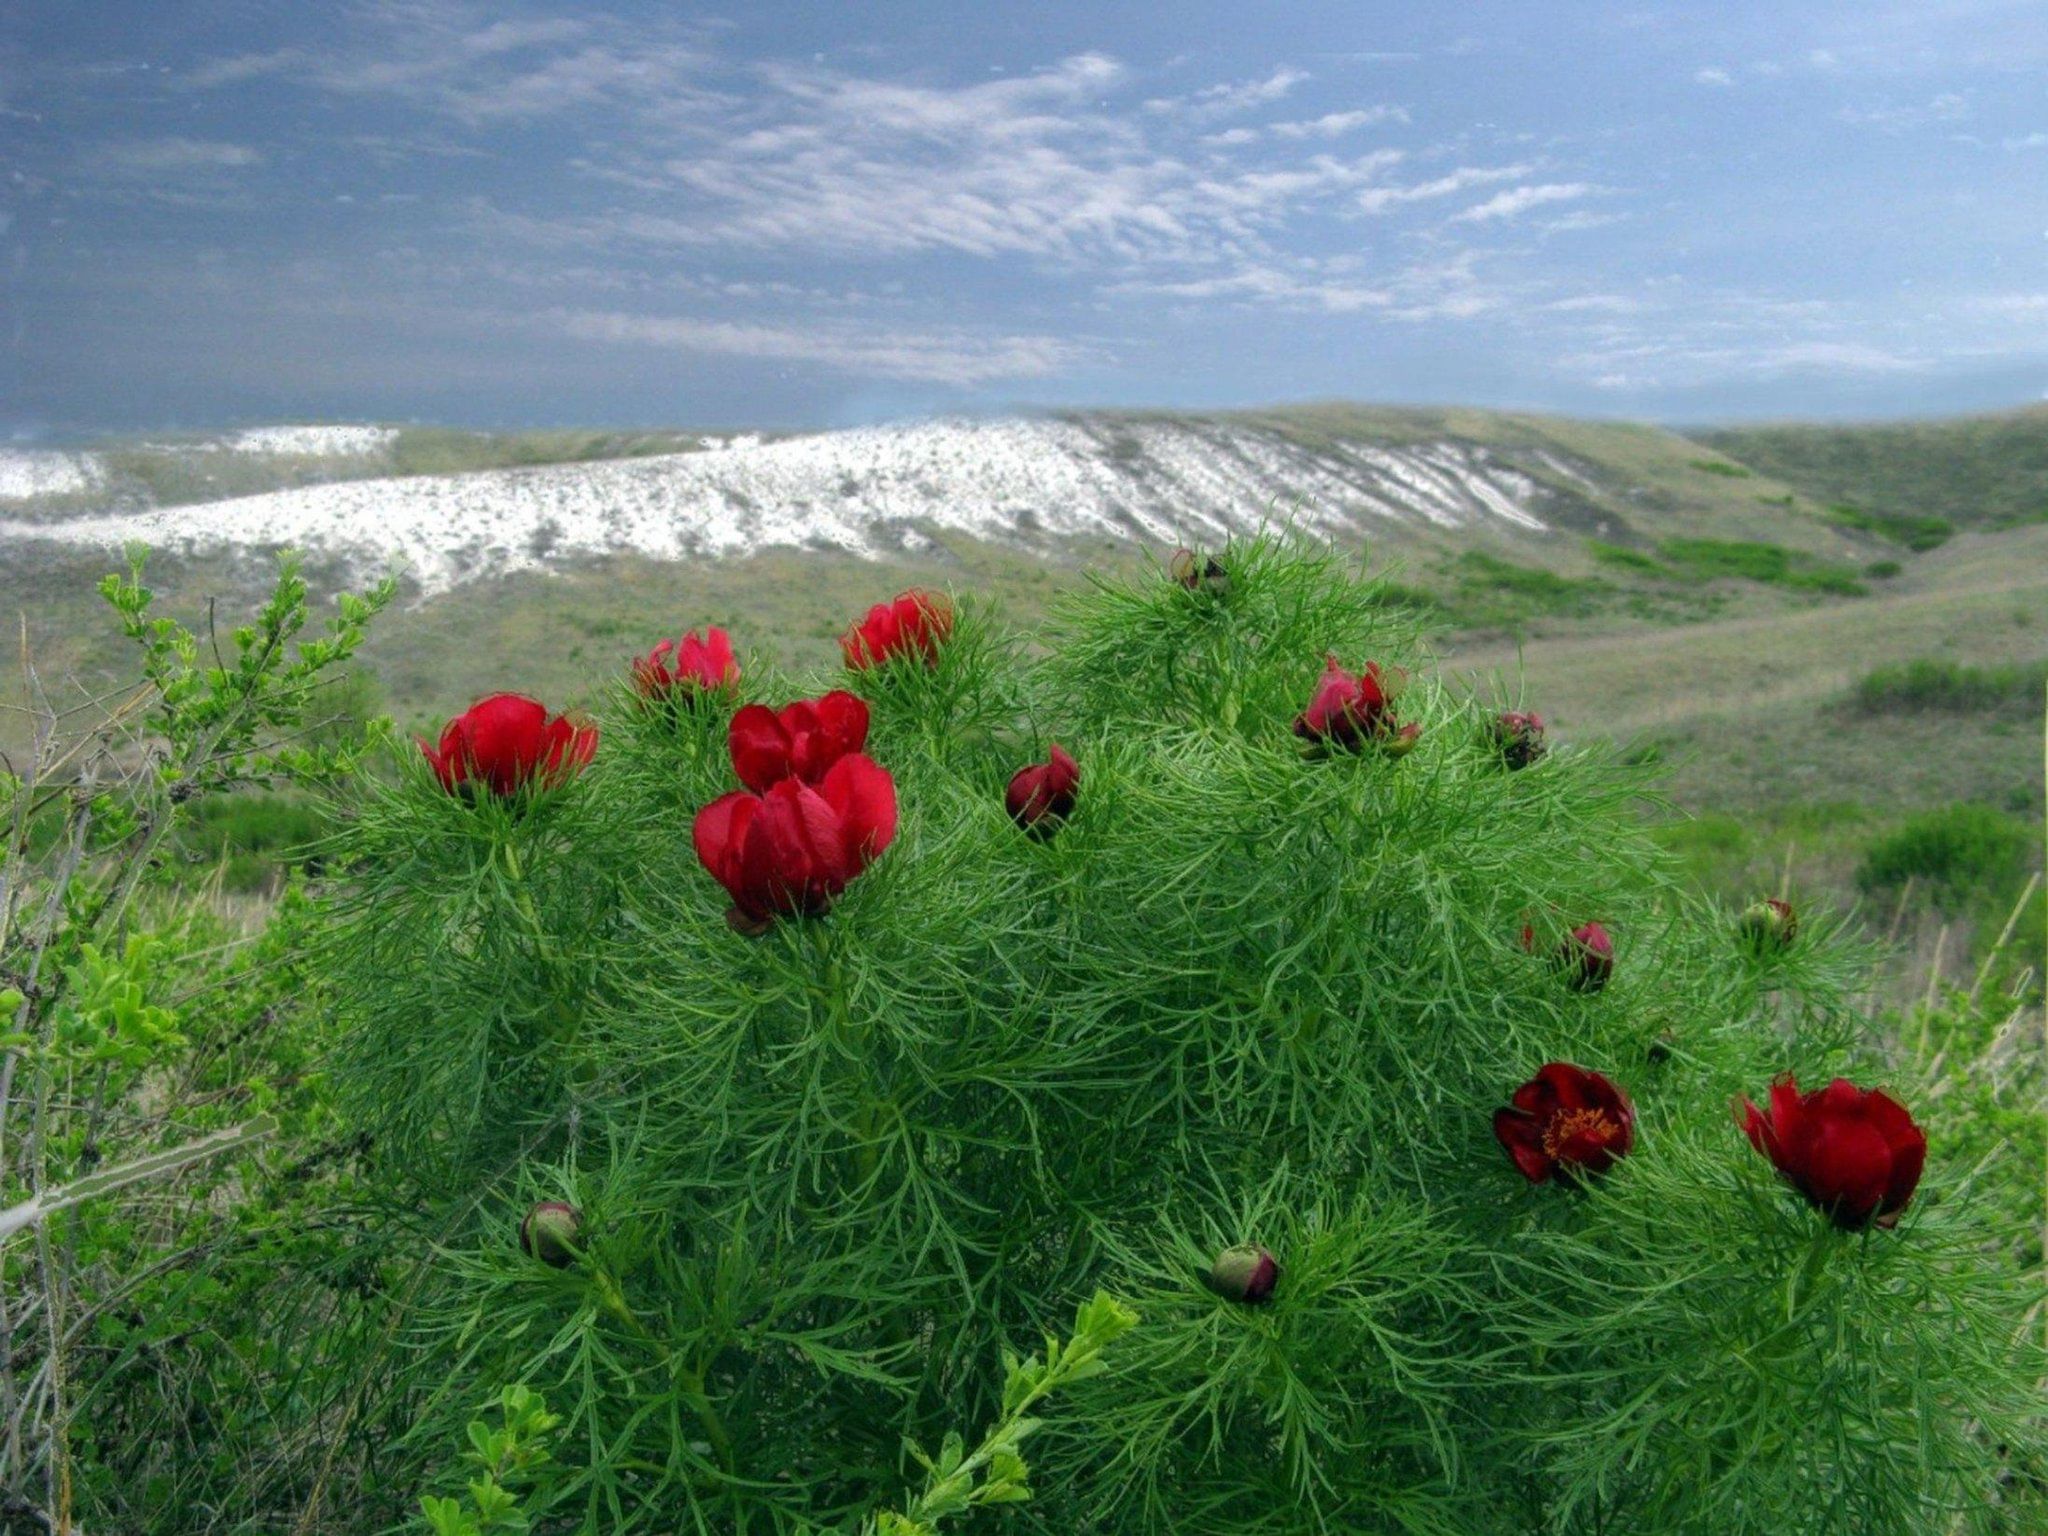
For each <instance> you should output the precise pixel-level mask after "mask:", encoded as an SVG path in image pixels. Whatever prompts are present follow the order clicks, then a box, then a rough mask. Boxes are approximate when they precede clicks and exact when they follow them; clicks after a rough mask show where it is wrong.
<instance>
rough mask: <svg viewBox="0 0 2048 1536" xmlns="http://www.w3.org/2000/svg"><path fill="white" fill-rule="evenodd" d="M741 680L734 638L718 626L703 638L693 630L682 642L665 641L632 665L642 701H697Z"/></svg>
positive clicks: (708, 630)
mask: <svg viewBox="0 0 2048 1536" xmlns="http://www.w3.org/2000/svg"><path fill="white" fill-rule="evenodd" d="M739 680H740V664H739V663H738V662H737V661H735V660H734V659H733V654H732V637H731V636H729V635H727V634H726V632H725V631H724V630H722V629H718V628H716V627H713V628H710V629H707V630H705V631H704V633H703V634H702V635H701V636H700V635H699V634H698V633H697V631H695V630H694V629H693V630H691V631H690V632H689V633H688V634H687V635H684V636H683V638H682V639H680V640H664V641H662V642H661V644H659V645H657V646H656V647H655V648H654V649H653V650H651V651H649V652H648V653H647V654H646V655H645V656H642V657H641V658H640V659H639V660H638V661H636V662H634V663H633V689H634V691H635V692H636V693H638V694H639V695H640V697H641V698H643V699H668V698H674V699H679V700H681V701H683V702H685V703H691V702H694V701H695V700H696V699H697V698H698V697H699V696H701V695H703V694H707V693H722V692H724V691H725V690H726V689H728V688H731V687H732V686H733V685H734V684H736V683H737V682H739Z"/></svg>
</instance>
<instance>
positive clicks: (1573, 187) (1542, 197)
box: [1452, 181, 1605, 224]
mask: <svg viewBox="0 0 2048 1536" xmlns="http://www.w3.org/2000/svg"><path fill="white" fill-rule="evenodd" d="M1604 190H1605V188H1602V187H1596V186H1593V185H1592V184H1590V183H1588V182H1583V181H1565V182H1556V181H1553V182H1544V183H1541V184H1539V185H1536V186H1528V187H1510V188H1509V189H1508V190H1507V191H1505V192H1500V193H1496V194H1495V195H1494V196H1492V197H1489V198H1488V199H1487V200H1486V201H1485V202H1483V203H1479V204H1476V205H1475V206H1473V207H1470V208H1467V209H1466V210H1465V211H1464V212H1463V213H1459V214H1454V215H1453V216H1452V222H1453V223H1461V224H1485V223H1488V222H1491V221H1494V220H1499V219H1514V218H1520V217H1521V216H1522V215H1523V214H1525V213H1527V212H1528V211H1529V210H1530V209H1531V208H1541V207H1544V206H1545V205H1546V204H1550V203H1569V202H1575V201H1577V200H1578V199H1579V198H1582V197H1591V196H1593V195H1594V194H1595V193H1598V192H1601V191H1604Z"/></svg>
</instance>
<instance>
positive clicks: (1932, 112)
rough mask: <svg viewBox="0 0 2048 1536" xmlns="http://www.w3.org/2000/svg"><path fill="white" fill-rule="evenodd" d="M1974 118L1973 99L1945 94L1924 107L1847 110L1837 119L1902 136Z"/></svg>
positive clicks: (1949, 92) (1856, 108)
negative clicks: (1902, 134) (1907, 130)
mask: <svg viewBox="0 0 2048 1536" xmlns="http://www.w3.org/2000/svg"><path fill="white" fill-rule="evenodd" d="M1969 115H1970V98H1969V97H1968V96H1967V95H1963V94H1960V93H1958V92H1955V91H1943V92H1942V93H1941V94H1940V95H1938V96H1935V97H1934V98H1932V99H1931V100H1929V101H1928V102H1926V103H1925V104H1924V105H1921V106H1907V107H1901V106H1876V107H1843V108H1842V109H1841V110H1840V111H1838V112H1837V113H1836V114H1835V116H1836V117H1837V118H1839V119H1840V120H1841V121H1843V122H1845V123H1848V124H1851V125H1852V126H1855V127H1859V128H1877V129H1881V130H1883V131H1885V132H1888V133H1899V132H1903V131H1904V130H1906V129H1909V128H1922V127H1925V126H1927V125H1928V124H1930V123H1955V122H1960V121H1962V120H1963V119H1964V118H1966V117H1968V116H1969Z"/></svg>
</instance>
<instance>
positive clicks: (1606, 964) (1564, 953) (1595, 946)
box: [1557, 923, 1614, 992]
mask: <svg viewBox="0 0 2048 1536" xmlns="http://www.w3.org/2000/svg"><path fill="white" fill-rule="evenodd" d="M1557 963H1558V964H1559V965H1560V966H1561V967H1563V969H1564V976H1565V980H1566V981H1568V982H1570V983H1571V984H1572V985H1573V986H1575V987H1577V988H1578V989H1579V990H1580V991H1581V992H1598V991H1599V990H1600V989H1601V988H1602V987H1604V986H1606V985H1607V979H1608V978H1609V977H1610V976H1612V975H1613V974H1614V940H1613V939H1611V938H1609V937H1608V936H1607V930H1606V929H1605V928H1603V927H1601V926H1600V925H1599V924H1598V923H1581V924H1580V925H1579V926H1578V927H1576V928H1574V929H1573V930H1572V931H1571V933H1570V934H1569V935H1567V936H1566V938H1565V941H1564V942H1563V943H1562V944H1560V945H1559V946H1558V948H1557Z"/></svg>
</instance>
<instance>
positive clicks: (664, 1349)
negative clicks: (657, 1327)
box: [593, 1270, 736, 1477]
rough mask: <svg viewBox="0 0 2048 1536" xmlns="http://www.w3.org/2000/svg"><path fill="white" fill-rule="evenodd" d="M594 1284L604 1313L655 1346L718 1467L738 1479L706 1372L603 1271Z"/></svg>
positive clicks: (728, 1441) (600, 1271)
mask: <svg viewBox="0 0 2048 1536" xmlns="http://www.w3.org/2000/svg"><path fill="white" fill-rule="evenodd" d="M593 1281H594V1283H595V1285H596V1287H597V1294H598V1299H599V1301H600V1302H602V1303H603V1306H604V1310H605V1311H606V1312H608V1313H610V1314H611V1315H612V1316H613V1317H615V1318H617V1319H618V1320H619V1321H620V1322H622V1323H624V1324H625V1325H626V1327H627V1328H628V1329H629V1330H630V1331H631V1332H632V1333H633V1334H634V1335H635V1336H636V1337H638V1338H640V1339H641V1340H643V1341H645V1342H646V1343H647V1344H649V1345H651V1346H653V1348H654V1351H655V1353H656V1354H658V1355H659V1356H660V1357H661V1361H662V1363H663V1364H664V1365H666V1366H667V1367H668V1368H669V1370H670V1372H671V1373H672V1374H673V1375H674V1377H675V1379H676V1381H677V1383H678V1384H679V1385H680V1386H681V1387H682V1389H683V1397H684V1400H685V1401H687V1402H688V1403H689V1405H690V1411H691V1412H692V1413H694V1414H695V1415H696V1416H697V1422H698V1423H699V1424H701V1425H703V1426H704V1434H705V1437H706V1438H707V1439H708V1440H710V1442H711V1448H712V1450H713V1451H714V1452H715V1453H716V1454H717V1456H718V1464H719V1465H720V1466H721V1467H723V1468H724V1469H725V1471H726V1475H727V1476H728V1477H730V1476H734V1475H736V1474H735V1472H734V1463H733V1454H732V1439H731V1437H730V1436H729V1435H727V1434H726V1432H725V1424H724V1421H723V1420H721V1419H720V1418H719V1417H718V1409H717V1408H716V1407H715V1406H714V1405H713V1404H712V1401H711V1397H710V1394H709V1393H707V1392H706V1391H705V1390H704V1372H703V1370H702V1369H701V1368H700V1367H697V1366H693V1365H689V1364H686V1363H685V1362H684V1361H683V1360H682V1359H681V1358H680V1357H679V1356H678V1355H677V1354H676V1352H675V1351H674V1350H673V1349H672V1348H670V1347H669V1343H668V1341H667V1340H666V1339H663V1338H661V1337H660V1336H659V1335H657V1334H656V1333H655V1332H654V1330H653V1329H651V1328H649V1327H648V1326H647V1325H646V1324H645V1323H643V1322H642V1321H641V1320H640V1317H639V1314H638V1313H636V1312H635V1311H634V1310H633V1309H632V1308H631V1307H629V1306H627V1305H626V1297H625V1293H624V1292H623V1291H621V1290H620V1289H619V1284H618V1282H617V1281H616V1280H614V1279H613V1278H612V1277H611V1276H610V1275H608V1274H606V1273H605V1272H604V1271H602V1270H599V1271H598V1272H597V1273H596V1275H595V1276H594V1277H593Z"/></svg>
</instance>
